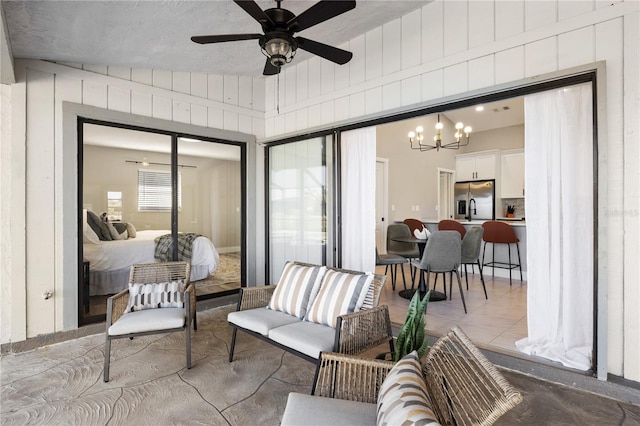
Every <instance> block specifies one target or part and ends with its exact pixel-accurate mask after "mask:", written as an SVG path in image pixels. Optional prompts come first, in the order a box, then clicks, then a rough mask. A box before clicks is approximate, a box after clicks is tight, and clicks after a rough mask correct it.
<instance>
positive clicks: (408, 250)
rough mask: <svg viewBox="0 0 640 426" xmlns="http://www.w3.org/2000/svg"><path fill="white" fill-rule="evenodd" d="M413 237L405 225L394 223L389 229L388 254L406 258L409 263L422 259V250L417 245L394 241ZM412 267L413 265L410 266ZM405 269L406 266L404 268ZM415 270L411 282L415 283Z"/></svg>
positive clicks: (412, 271) (412, 272)
mask: <svg viewBox="0 0 640 426" xmlns="http://www.w3.org/2000/svg"><path fill="white" fill-rule="evenodd" d="M410 237H413V234H412V233H411V230H410V229H409V226H407V225H406V224H405V223H392V224H391V225H389V226H388V227H387V253H388V254H395V255H398V256H402V257H404V258H406V259H407V260H408V261H411V260H412V259H419V258H420V250H419V249H418V245H417V244H416V243H405V242H400V241H394V238H410ZM409 266H410V267H411V264H409ZM403 267H404V266H403ZM413 277H414V270H413V269H411V282H412V283H413Z"/></svg>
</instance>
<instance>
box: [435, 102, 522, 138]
mask: <svg viewBox="0 0 640 426" xmlns="http://www.w3.org/2000/svg"><path fill="white" fill-rule="evenodd" d="M477 106H482V107H484V110H482V111H476V107H477ZM443 115H445V116H446V117H447V118H448V119H449V120H451V121H452V122H453V123H457V122H459V121H461V122H462V123H464V124H465V126H467V125H469V126H471V127H472V129H473V132H483V131H486V130H492V129H498V128H501V127H508V126H516V125H519V124H524V98H522V97H520V98H511V99H505V100H502V101H497V102H491V103H486V104H478V105H474V106H472V107H469V108H461V109H456V110H451V111H447V112H446V113H444V114H443Z"/></svg>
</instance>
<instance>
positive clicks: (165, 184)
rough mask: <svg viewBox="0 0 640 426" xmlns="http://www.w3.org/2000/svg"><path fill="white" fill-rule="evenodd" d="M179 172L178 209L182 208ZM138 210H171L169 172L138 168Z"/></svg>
mask: <svg viewBox="0 0 640 426" xmlns="http://www.w3.org/2000/svg"><path fill="white" fill-rule="evenodd" d="M181 186H182V185H181V179H180V173H178V209H179V210H180V209H182V191H181ZM138 211H139V212H170V211H171V172H168V171H163V170H143V169H140V170H138Z"/></svg>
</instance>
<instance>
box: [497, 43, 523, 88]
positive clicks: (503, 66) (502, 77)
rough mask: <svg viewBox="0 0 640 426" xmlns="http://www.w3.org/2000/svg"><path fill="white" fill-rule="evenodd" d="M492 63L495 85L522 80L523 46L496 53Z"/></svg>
mask: <svg viewBox="0 0 640 426" xmlns="http://www.w3.org/2000/svg"><path fill="white" fill-rule="evenodd" d="M494 62H495V76H496V78H495V81H496V84H500V83H506V82H508V81H515V80H519V79H521V78H524V46H518V47H514V48H513V49H508V50H503V51H502V52H497V53H496V55H495V61H494Z"/></svg>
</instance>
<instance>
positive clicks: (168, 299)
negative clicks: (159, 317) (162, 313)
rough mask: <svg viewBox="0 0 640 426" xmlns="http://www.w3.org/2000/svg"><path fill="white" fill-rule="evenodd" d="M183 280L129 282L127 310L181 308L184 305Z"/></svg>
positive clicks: (184, 286) (184, 285)
mask: <svg viewBox="0 0 640 426" xmlns="http://www.w3.org/2000/svg"><path fill="white" fill-rule="evenodd" d="M185 288H186V284H185V281H184V280H177V281H171V282H166V283H152V284H140V283H132V284H129V305H128V306H127V312H134V311H142V310H144V309H155V308H182V307H183V306H184V290H185Z"/></svg>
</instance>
